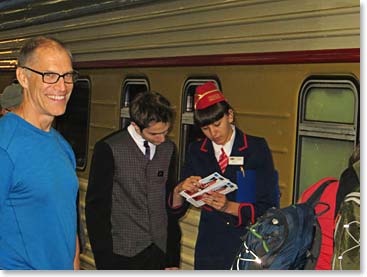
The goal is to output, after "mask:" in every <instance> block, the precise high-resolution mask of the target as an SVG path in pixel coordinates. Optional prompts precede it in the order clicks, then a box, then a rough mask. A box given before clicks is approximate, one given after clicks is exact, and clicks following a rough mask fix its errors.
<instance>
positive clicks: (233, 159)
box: [228, 157, 243, 165]
mask: <svg viewBox="0 0 367 277" xmlns="http://www.w3.org/2000/svg"><path fill="white" fill-rule="evenodd" d="M228 164H230V165H243V157H229V162H228Z"/></svg>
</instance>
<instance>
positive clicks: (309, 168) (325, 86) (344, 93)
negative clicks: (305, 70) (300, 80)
mask: <svg viewBox="0 0 367 277" xmlns="http://www.w3.org/2000/svg"><path fill="white" fill-rule="evenodd" d="M358 91H359V85H358V82H357V81H356V80H354V79H352V78H349V77H348V78H345V79H329V80H328V79H316V78H314V79H309V80H307V81H306V82H305V83H304V84H303V86H302V88H301V94H300V103H299V105H300V106H299V107H300V109H299V110H300V112H299V125H298V137H297V155H296V157H297V158H296V175H295V180H296V181H295V190H294V191H295V193H294V199H293V200H294V201H295V202H296V201H297V199H298V198H299V197H300V195H301V194H302V192H303V191H304V190H305V189H307V188H308V186H310V185H312V184H313V183H315V182H317V181H318V180H319V179H321V178H323V177H336V178H339V177H340V174H341V173H342V171H343V170H344V169H345V168H346V167H347V165H348V159H349V157H350V155H351V153H352V152H353V148H354V146H355V144H356V143H357V141H358V135H357V134H358V128H359V126H358V124H359V122H358V121H359V120H358V118H359V117H358V114H359V92H358Z"/></svg>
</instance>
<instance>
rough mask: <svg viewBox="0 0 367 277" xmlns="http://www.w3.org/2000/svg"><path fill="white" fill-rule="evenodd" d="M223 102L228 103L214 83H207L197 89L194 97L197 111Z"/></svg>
mask: <svg viewBox="0 0 367 277" xmlns="http://www.w3.org/2000/svg"><path fill="white" fill-rule="evenodd" d="M221 101H226V99H225V98H224V96H223V94H222V93H221V92H220V91H219V90H218V88H217V86H216V85H215V84H214V83H213V82H207V83H205V84H203V85H201V86H198V87H197V88H196V93H195V97H194V103H195V105H194V109H195V110H202V109H205V108H207V107H209V106H211V105H214V104H215V103H218V102H221Z"/></svg>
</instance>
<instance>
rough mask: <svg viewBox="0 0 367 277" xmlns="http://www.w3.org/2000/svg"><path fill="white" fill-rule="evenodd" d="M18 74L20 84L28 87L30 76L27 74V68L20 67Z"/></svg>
mask: <svg viewBox="0 0 367 277" xmlns="http://www.w3.org/2000/svg"><path fill="white" fill-rule="evenodd" d="M16 75H17V79H18V82H19V84H20V85H21V86H22V87H23V88H27V89H28V77H27V76H26V73H25V70H24V69H23V68H21V67H18V68H17V71H16Z"/></svg>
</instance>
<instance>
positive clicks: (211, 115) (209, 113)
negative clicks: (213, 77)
mask: <svg viewBox="0 0 367 277" xmlns="http://www.w3.org/2000/svg"><path fill="white" fill-rule="evenodd" d="M229 110H233V109H232V107H231V106H230V105H229V104H228V102H226V101H221V102H218V103H215V104H213V105H211V106H209V107H207V108H205V109H202V110H195V111H194V121H195V124H196V125H197V126H199V127H200V128H201V127H204V126H207V125H210V124H213V123H214V122H216V121H218V120H219V119H221V118H222V117H223V116H224V115H225V114H227V115H228V113H229Z"/></svg>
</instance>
